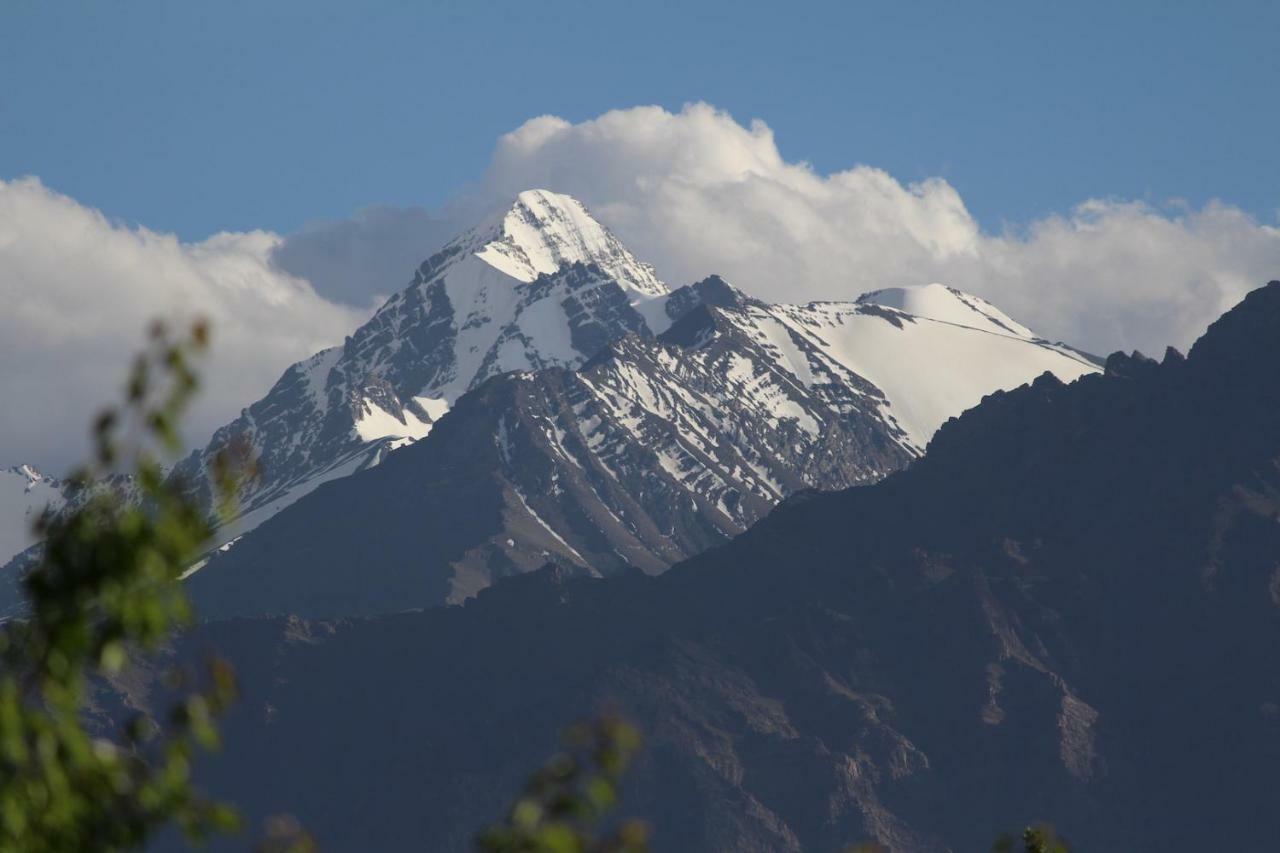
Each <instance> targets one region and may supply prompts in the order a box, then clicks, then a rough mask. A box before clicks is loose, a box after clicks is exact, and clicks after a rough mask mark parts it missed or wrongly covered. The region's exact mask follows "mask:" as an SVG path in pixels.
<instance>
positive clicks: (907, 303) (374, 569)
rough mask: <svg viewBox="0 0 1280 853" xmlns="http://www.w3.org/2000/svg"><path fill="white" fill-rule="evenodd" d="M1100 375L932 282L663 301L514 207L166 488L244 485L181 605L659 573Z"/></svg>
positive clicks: (324, 605)
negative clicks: (1051, 378)
mask: <svg viewBox="0 0 1280 853" xmlns="http://www.w3.org/2000/svg"><path fill="white" fill-rule="evenodd" d="M1098 369H1099V366H1098V364H1097V363H1096V362H1095V360H1094V359H1092V357H1090V356H1087V355H1085V354H1083V353H1080V352H1077V351H1075V350H1073V349H1071V348H1070V347H1067V346H1064V345H1061V344H1053V343H1050V342H1048V341H1046V340H1043V339H1042V338H1040V337H1038V336H1037V335H1035V334H1034V333H1033V332H1031V331H1030V330H1028V329H1027V328H1025V327H1024V326H1022V325H1020V324H1019V323H1017V322H1016V321H1014V320H1012V319H1011V318H1009V317H1008V316H1006V315H1005V314H1003V313H1002V312H1000V311H999V310H998V309H997V308H995V307H994V306H992V305H990V304H989V303H986V302H985V301H983V300H981V299H979V298H977V297H974V296H971V295H968V294H964V293H962V292H960V291H957V290H954V289H951V288H947V287H944V286H942V285H939V284H934V285H927V286H923V287H918V288H906V289H901V288H899V289H890V290H881V291H876V292H873V293H868V294H865V295H863V296H862V297H860V298H859V299H857V300H856V301H853V302H847V303H812V304H808V305H771V304H767V303H764V302H761V301H759V300H756V299H752V298H750V297H748V296H747V295H745V294H743V293H741V292H740V291H738V290H736V289H735V288H734V287H732V286H731V285H730V284H728V283H726V282H724V281H722V280H721V279H719V278H717V277H715V276H711V277H709V278H707V279H706V280H704V281H701V282H698V283H696V284H693V285H688V286H684V287H679V288H675V289H671V288H669V287H668V286H667V285H666V284H664V283H663V282H662V281H660V280H659V279H658V278H657V276H656V275H655V273H654V271H653V270H652V268H650V267H649V266H648V265H646V264H644V263H642V262H640V261H639V260H637V259H636V258H635V256H633V255H632V254H631V253H630V252H629V251H628V250H627V249H626V248H625V247H624V246H623V245H622V244H621V242H620V241H618V240H617V238H616V237H614V236H613V235H612V234H611V233H609V231H608V230H607V229H605V228H604V227H603V226H601V225H600V224H599V223H597V222H596V221H595V220H594V219H593V218H592V217H591V216H590V214H589V213H588V212H587V211H586V209H585V208H584V207H583V206H582V205H581V204H580V203H579V202H577V201H576V200H575V199H573V198H571V197H568V196H564V195H559V194H556V193H552V192H548V191H545V190H531V191H528V192H524V193H521V194H520V195H519V196H518V197H516V198H515V200H514V201H513V202H512V203H511V204H510V205H509V206H508V207H506V208H504V209H502V210H500V211H499V212H497V213H495V214H494V215H492V216H490V217H488V218H486V219H485V220H484V221H482V222H480V223H479V224H478V225H476V226H475V227H474V228H472V229H470V230H469V231H467V232H466V233H464V234H463V235H461V236H459V237H458V238H457V239H455V240H453V241H451V242H450V243H448V244H447V245H446V246H445V247H444V248H443V249H441V250H440V251H439V252H437V253H435V254H434V255H432V256H431V257H430V258H429V259H428V260H426V261H425V262H423V263H422V264H421V265H420V267H419V268H418V270H417V271H416V272H415V275H414V277H413V280H412V281H411V282H410V284H409V285H408V286H407V287H406V288H405V289H404V290H402V291H401V292H399V293H397V294H395V295H394V296H392V297H391V298H390V299H389V300H387V302H386V303H385V304H384V305H383V306H382V308H380V309H379V310H378V311H377V312H376V313H375V314H374V316H373V317H372V318H371V319H370V320H369V321H368V322H367V323H365V324H364V325H363V326H361V327H360V328H359V329H357V330H355V332H354V333H353V334H352V335H351V336H350V337H349V338H348V339H347V340H346V341H345V343H344V344H342V345H341V346H338V347H333V348H331V349H328V350H325V351H323V352H320V353H317V354H316V355H314V356H313V357H311V358H309V359H307V360H305V361H303V362H300V363H298V364H295V365H293V366H292V367H290V368H289V369H288V370H286V371H285V372H284V374H283V375H282V377H281V378H280V380H279V381H278V382H277V383H276V384H275V386H274V387H273V388H272V389H271V390H270V392H269V393H268V394H267V395H266V396H265V397H264V398H263V399H262V400H259V401H258V402H256V403H254V404H253V405H251V406H249V407H248V408H247V409H246V410H244V412H243V413H242V414H241V415H240V417H238V418H237V419H235V420H234V421H233V422H231V423H229V424H227V425H226V426H225V427H223V428H222V429H220V430H218V431H217V433H216V434H215V435H214V437H213V439H212V440H211V442H210V443H209V445H208V447H206V448H205V449H203V450H201V451H198V452H195V453H192V454H191V455H190V456H189V457H188V458H187V459H185V460H183V461H182V462H181V463H180V464H179V465H178V466H177V467H176V468H175V470H174V473H173V476H174V477H175V478H181V480H182V481H183V482H184V483H187V484H189V485H190V487H194V488H195V489H196V490H197V492H198V493H199V495H200V496H201V499H202V500H203V501H204V503H205V505H206V506H210V507H211V506H212V504H213V501H212V499H211V494H210V489H209V485H208V480H207V477H206V470H207V467H208V465H209V463H210V460H211V459H212V458H213V457H214V455H215V454H217V453H218V452H219V451H221V450H223V449H225V448H228V447H230V446H237V447H240V448H241V449H243V450H247V452H248V453H249V454H250V455H252V457H253V458H254V459H255V460H256V462H257V468H258V475H257V477H256V478H254V479H253V480H250V481H248V482H246V483H245V485H244V487H243V488H242V489H241V491H240V494H239V495H238V498H239V508H240V515H239V517H238V518H236V519H234V520H232V521H231V522H230V523H228V524H226V525H224V526H223V527H222V528H221V530H220V531H219V538H218V540H217V541H216V542H215V543H214V544H215V545H216V546H218V547H217V548H215V550H213V551H212V552H211V554H210V557H209V558H208V559H207V560H204V561H201V562H200V563H199V564H197V566H195V567H193V574H192V576H191V586H192V590H193V592H194V593H195V594H196V598H197V603H198V604H199V605H200V606H201V612H202V613H204V614H206V615H207V616H210V617H214V616H226V615H234V614H239V615H250V614H255V613H283V612H293V613H300V614H305V615H308V616H320V615H350V614H356V613H378V612H387V611H389V610H400V609H405V608H408V607H424V606H433V605H437V604H443V603H457V602H459V601H461V600H463V599H465V598H466V597H468V596H470V595H474V594H475V593H476V592H477V591H478V590H479V589H482V588H483V587H485V586H486V585H488V584H490V583H492V582H493V581H494V580H496V579H499V578H502V577H506V576H509V575H513V574H519V573H522V572H525V571H530V570H532V569H536V568H538V567H539V566H542V565H543V564H545V563H547V562H555V563H558V564H560V565H562V566H564V567H565V568H567V569H570V570H572V571H581V572H588V573H594V574H610V573H613V572H616V571H619V570H621V569H623V568H625V567H639V568H641V569H643V570H644V571H647V572H659V571H662V570H663V569H665V568H666V567H668V566H670V565H671V564H672V563H674V562H676V561H678V560H681V559H684V558H686V557H689V556H692V555H693V554H696V553H699V552H700V551H702V550H704V549H706V548H708V547H711V546H713V545H718V544H722V543H723V542H725V541H727V540H728V539H729V538H731V537H732V536H734V535H737V534H739V533H741V532H742V531H743V530H745V529H747V528H748V527H749V526H750V525H751V524H753V523H754V522H756V521H757V520H759V519H760V518H762V517H763V516H764V515H765V514H767V513H768V511H769V510H770V509H771V508H772V507H774V506H775V505H776V504H777V503H778V502H779V501H780V500H782V499H784V498H785V497H787V496H788V495H791V494H794V493H795V492H797V491H800V490H804V489H808V488H818V489H838V488H844V487H847V486H851V485H856V484H861V483H868V482H873V481H875V480H877V479H879V478H881V477H883V476H884V475H885V474H887V473H889V472H891V471H894V470H897V469H899V468H901V467H902V466H903V465H905V464H907V463H908V462H909V461H910V460H911V459H913V458H916V457H917V456H919V454H920V453H921V452H922V451H923V449H924V447H925V445H926V443H927V442H928V440H929V437H930V436H931V435H932V434H933V432H934V431H935V430H936V429H937V428H938V427H939V426H940V425H941V424H942V423H943V422H944V421H945V420H946V419H947V418H949V417H951V416H952V415H955V414H958V413H959V412H961V411H963V410H964V409H966V408H968V407H969V406H972V405H973V404H975V403H977V402H978V400H980V399H981V398H982V396H983V395H984V394H987V393H989V392H991V391H994V390H997V389H1002V388H1012V387H1015V386H1017V385H1020V384H1022V383H1024V382H1027V381H1029V380H1031V379H1032V378H1034V377H1035V376H1037V375H1039V374H1040V373H1042V372H1044V371H1046V370H1049V371H1052V372H1053V373H1054V374H1055V375H1057V376H1059V377H1061V378H1063V379H1064V380H1071V379H1074V378H1076V377H1078V376H1081V375H1084V374H1088V373H1092V372H1096V371H1097V370H1098ZM446 413H448V414H446ZM445 424H448V426H447V427H446V426H444V425H445ZM437 427H439V429H437ZM429 434H431V435H432V436H433V437H432V439H431V440H430V441H423V439H425V438H426V437H427V436H428V435H429ZM411 444H416V445H418V447H415V448H410V447H408V445H411ZM380 463H381V464H380ZM392 463H394V464H392ZM375 466H376V467H378V468H379V469H382V470H379V471H377V472H374V471H372V470H369V469H372V468H374V467H375ZM353 475H357V476H353ZM322 486H323V487H324V488H320V487H322ZM317 490H318V491H317ZM312 492H316V494H314V495H312ZM29 494H33V495H37V496H38V494H43V492H39V493H38V494H37V493H35V492H32V493H29ZM286 510H287V511H286ZM277 514H281V515H280V517H279V518H275V516H276V515H277ZM11 517H16V515H11ZM264 524H269V525H270V531H266V530H263V531H258V530H257V528H259V526H261V525H264ZM246 534H248V535H246ZM233 545H234V547H232V546H233ZM14 550H16V549H14ZM0 553H2V552H0ZM8 553H12V551H9V552H8ZM9 574H11V575H15V574H17V568H16V567H14V568H13V570H11V571H10V572H9ZM8 598H12V596H8ZM15 606H16V605H15V604H14V603H13V602H8V603H7V605H6V609H7V610H9V611H12V609H13V608H14V607H15Z"/></svg>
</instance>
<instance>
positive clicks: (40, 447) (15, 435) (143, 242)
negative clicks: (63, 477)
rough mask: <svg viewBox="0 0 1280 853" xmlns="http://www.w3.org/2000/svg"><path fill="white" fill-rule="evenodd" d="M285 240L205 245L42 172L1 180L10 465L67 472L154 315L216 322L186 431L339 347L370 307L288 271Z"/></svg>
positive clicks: (202, 432) (0, 267)
mask: <svg viewBox="0 0 1280 853" xmlns="http://www.w3.org/2000/svg"><path fill="white" fill-rule="evenodd" d="M279 243H280V238H279V237H278V236H276V235H273V234H269V233H266V232H261V231H256V232H252V233H245V234H239V233H237V234H232V233H222V234H218V235H215V236H213V237H210V238H209V239H207V240H205V241H203V242H200V243H194V244H191V243H182V242H180V241H178V240H177V239H176V238H175V237H173V236H172V235H168V234H158V233H155V232H152V231H148V230H146V229H135V228H128V227H125V226H123V225H120V224H117V223H113V222H111V221H109V220H108V219H107V218H106V217H104V216H103V215H102V214H101V213H99V212H97V211H95V210H92V209H89V208H87V207H85V206H83V205H81V204H79V203H77V202H76V201H74V200H73V199H70V198H68V197H66V196H63V195H59V194H58V193H55V192H53V191H51V190H49V189H48V188H46V187H45V186H43V185H42V184H41V183H40V182H39V181H38V180H36V179H34V178H26V179H21V180H16V181H12V182H4V181H0V305H2V308H0V360H2V361H3V364H4V369H3V370H2V371H0V399H2V400H3V401H4V402H3V405H0V436H3V446H2V447H0V450H2V451H3V452H4V454H5V460H4V461H5V464H14V463H18V462H32V463H34V464H37V465H39V466H43V467H46V468H49V469H52V470H51V473H60V472H61V471H62V470H63V469H64V468H65V467H67V466H69V465H70V464H73V463H74V462H75V461H77V460H78V459H80V458H82V455H83V453H84V451H85V449H86V448H87V447H88V443H87V428H88V423H89V419H90V418H91V417H92V415H93V414H94V413H95V412H96V411H97V410H98V408H100V407H101V406H102V405H104V404H106V403H110V402H114V401H115V400H116V399H118V397H119V391H120V388H121V385H122V382H123V379H124V375H125V372H126V370H127V369H128V365H129V362H130V358H131V356H132V355H133V353H134V352H135V351H136V350H137V349H138V348H139V347H140V346H141V344H142V343H143V341H144V334H145V330H146V328H147V325H148V323H149V321H150V320H151V319H152V318H155V317H162V318H168V319H170V320H173V321H186V320H189V319H191V318H193V317H195V316H197V315H198V316H203V317H206V318H208V319H209V320H210V322H211V324H212V328H213V335H214V337H213V345H212V347H211V353H210V356H209V361H208V363H207V365H206V370H205V376H206V383H205V386H204V392H203V393H202V394H201V396H200V398H199V400H198V403H197V405H196V407H195V410H194V412H193V417H192V421H191V424H190V427H189V429H188V431H187V435H188V437H189V438H190V439H192V440H199V439H203V438H204V437H206V435H207V433H209V432H210V431H211V430H212V429H214V428H215V427H217V426H219V425H221V424H222V423H224V422H225V421H227V420H229V419H230V418H231V417H233V416H234V415H235V414H236V413H237V412H238V411H239V410H240V409H241V408H242V407H243V406H245V405H247V404H248V403H250V402H252V401H253V400H254V399H256V398H257V397H259V396H261V394H262V393H263V392H265V391H266V390H267V388H269V387H270V385H271V383H272V382H274V381H275V380H276V379H277V378H278V377H279V375H280V373H281V371H282V370H283V369H284V368H285V367H286V366H287V365H289V364H290V363H292V362H293V361H296V360H298V359H300V358H302V357H305V356H307V355H309V354H311V353H313V352H315V351H316V350H318V349H321V348H322V347H324V346H328V345H332V344H334V343H338V342H341V340H342V338H343V336H344V335H345V334H347V333H348V332H349V331H350V330H351V329H353V328H354V327H355V326H356V325H357V324H358V323H359V322H360V320H361V319H362V317H363V316H364V315H365V314H367V312H366V311H363V310H357V309H354V308H350V307H346V306H343V305H339V304H335V303H333V302H330V301H328V300H326V299H324V298H322V297H320V296H318V295H317V294H316V292H315V290H314V289H313V288H312V287H311V285H310V284H308V283H307V282H306V281H303V280H302V279H300V278H297V277H295V276H292V275H289V274H287V273H285V272H282V271H281V270H279V269H278V268H277V267H276V266H275V265H274V264H273V263H272V261H271V254H272V252H273V251H274V250H275V248H276V247H277V246H278V245H279Z"/></svg>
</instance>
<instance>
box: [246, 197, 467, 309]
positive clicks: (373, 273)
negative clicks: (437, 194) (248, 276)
mask: <svg viewBox="0 0 1280 853" xmlns="http://www.w3.org/2000/svg"><path fill="white" fill-rule="evenodd" d="M469 224H471V223H470V222H469V221H467V220H465V219H462V218H459V217H458V216H456V215H455V216H449V215H447V214H442V213H435V212H432V211H429V210H427V209H426V208H423V207H392V206H389V205H379V206H375V207H368V208H365V209H364V210H360V211H358V212H357V213H356V214H355V215H354V216H352V217H351V218H350V219H339V220H333V221H322V222H314V223H312V224H310V225H307V226H306V227H305V228H303V229H302V230H301V231H298V232H296V233H294V234H290V235H289V236H288V237H287V238H286V239H283V240H281V241H280V242H279V243H278V244H277V245H276V246H275V247H274V248H273V249H272V253H271V254H272V257H271V259H272V261H273V262H274V263H275V264H276V265H277V266H278V267H279V268H281V269H283V270H287V271H288V272H290V273H291V274H293V275H295V276H298V277H299V278H303V279H306V280H307V281H309V282H310V283H311V284H312V286H313V287H315V289H316V291H317V292H318V293H320V294H321V295H323V296H325V297H327V298H329V299H336V300H338V301H340V302H344V303H347V304H351V305H364V304H367V303H369V302H370V301H373V302H379V303H380V302H381V301H382V300H383V299H385V297H387V296H390V295H391V294H392V293H394V292H396V291H397V290H400V289H401V288H403V287H404V286H405V285H407V284H408V283H409V281H410V280H411V279H412V278H413V271H414V270H415V269H416V268H417V266H418V265H419V264H420V263H422V261H424V260H425V259H426V258H428V257H430V256H431V254H432V253H433V252H434V251H436V249H438V248H440V247H441V246H443V245H444V244H445V243H447V242H448V241H449V240H450V239H451V238H452V237H455V236H457V234H458V232H459V231H460V230H464V229H465V228H466V227H467V226H468V225H469Z"/></svg>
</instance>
